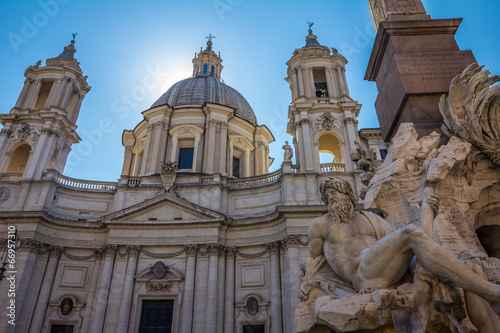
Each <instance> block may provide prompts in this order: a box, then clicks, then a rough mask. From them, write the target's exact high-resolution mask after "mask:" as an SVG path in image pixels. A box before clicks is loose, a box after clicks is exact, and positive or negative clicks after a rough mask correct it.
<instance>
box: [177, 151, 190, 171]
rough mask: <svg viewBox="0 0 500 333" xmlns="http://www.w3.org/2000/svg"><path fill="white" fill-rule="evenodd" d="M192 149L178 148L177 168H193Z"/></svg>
mask: <svg viewBox="0 0 500 333" xmlns="http://www.w3.org/2000/svg"><path fill="white" fill-rule="evenodd" d="M193 155H194V148H179V161H178V164H177V168H178V169H179V170H181V169H192V168H193Z"/></svg>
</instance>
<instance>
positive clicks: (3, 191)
mask: <svg viewBox="0 0 500 333" xmlns="http://www.w3.org/2000/svg"><path fill="white" fill-rule="evenodd" d="M9 196H10V191H9V189H8V188H6V187H2V188H0V204H3V203H4V202H5V201H7V199H9Z"/></svg>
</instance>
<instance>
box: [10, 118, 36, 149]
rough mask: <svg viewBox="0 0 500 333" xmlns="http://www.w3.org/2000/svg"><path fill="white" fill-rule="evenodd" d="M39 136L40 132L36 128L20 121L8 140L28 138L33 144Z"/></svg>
mask: <svg viewBox="0 0 500 333" xmlns="http://www.w3.org/2000/svg"><path fill="white" fill-rule="evenodd" d="M39 136H40V132H39V131H38V130H37V129H35V128H33V127H31V126H30V125H28V124H26V123H22V124H21V126H20V127H19V128H18V129H17V131H16V132H15V133H14V135H13V136H12V138H11V139H10V142H16V141H28V139H29V140H30V142H31V143H32V144H35V143H36V142H37V141H38V137H39Z"/></svg>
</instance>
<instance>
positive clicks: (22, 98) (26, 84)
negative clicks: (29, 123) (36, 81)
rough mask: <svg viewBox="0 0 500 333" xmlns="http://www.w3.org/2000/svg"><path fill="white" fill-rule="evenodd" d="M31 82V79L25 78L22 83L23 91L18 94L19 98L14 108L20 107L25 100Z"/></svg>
mask: <svg viewBox="0 0 500 333" xmlns="http://www.w3.org/2000/svg"><path fill="white" fill-rule="evenodd" d="M32 82H33V79H31V78H26V80H25V81H24V86H23V89H22V90H21V93H20V94H19V97H18V98H17V101H16V105H15V107H16V108H21V107H22V105H23V103H24V101H25V100H26V95H27V94H28V92H29V90H30V86H31V83H32Z"/></svg>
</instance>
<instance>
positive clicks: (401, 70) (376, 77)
mask: <svg viewBox="0 0 500 333" xmlns="http://www.w3.org/2000/svg"><path fill="white" fill-rule="evenodd" d="M368 4H369V6H370V12H371V14H372V19H373V24H374V26H375V30H376V31H377V36H376V38H375V43H374V45H373V49H372V53H371V56H370V60H369V63H368V68H367V70H366V74H365V80H369V81H376V83H377V88H378V96H377V100H376V101H375V108H376V110H377V116H378V119H379V123H380V128H381V130H382V135H383V136H384V140H385V141H390V139H391V138H392V137H393V136H394V134H395V133H396V132H397V130H398V128H399V125H400V124H401V123H404V122H411V123H414V124H415V128H416V130H417V132H418V134H419V135H420V136H422V135H427V134H430V133H431V132H432V131H434V130H437V131H439V129H440V127H441V124H442V117H441V114H440V113H439V108H438V101H439V98H440V96H441V95H442V94H445V93H448V90H449V86H450V82H451V80H452V79H453V77H455V76H456V75H458V74H460V73H462V71H463V70H464V69H465V67H467V66H468V65H469V64H470V63H472V62H474V61H476V60H475V58H474V55H473V54H472V52H471V51H462V50H460V48H459V47H458V45H457V42H456V40H455V37H454V35H455V32H456V31H457V29H458V27H459V25H460V23H461V21H462V19H456V18H455V19H432V18H431V17H430V16H429V15H427V13H426V11H425V8H424V6H423V5H422V2H421V0H368Z"/></svg>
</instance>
